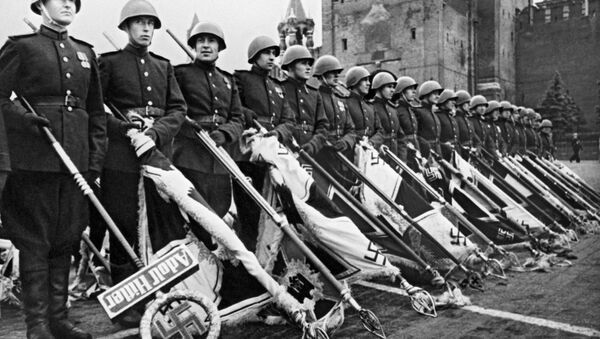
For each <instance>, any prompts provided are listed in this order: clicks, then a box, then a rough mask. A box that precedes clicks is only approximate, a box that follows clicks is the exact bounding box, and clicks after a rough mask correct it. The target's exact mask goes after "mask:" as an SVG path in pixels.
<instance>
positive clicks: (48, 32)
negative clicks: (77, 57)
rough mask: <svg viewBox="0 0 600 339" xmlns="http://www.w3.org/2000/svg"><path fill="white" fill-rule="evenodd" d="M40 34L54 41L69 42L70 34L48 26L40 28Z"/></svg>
mask: <svg viewBox="0 0 600 339" xmlns="http://www.w3.org/2000/svg"><path fill="white" fill-rule="evenodd" d="M40 34H41V35H43V36H45V37H48V38H50V39H53V40H67V39H68V38H69V33H68V32H67V31H66V30H64V31H62V32H58V31H55V30H54V29H52V28H50V27H48V26H46V25H42V26H40Z"/></svg>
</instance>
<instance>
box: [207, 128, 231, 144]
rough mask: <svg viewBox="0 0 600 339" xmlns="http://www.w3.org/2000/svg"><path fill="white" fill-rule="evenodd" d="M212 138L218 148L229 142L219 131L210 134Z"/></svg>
mask: <svg viewBox="0 0 600 339" xmlns="http://www.w3.org/2000/svg"><path fill="white" fill-rule="evenodd" d="M209 135H210V137H211V138H212V139H213V141H214V142H215V144H217V147H219V146H223V145H224V144H225V143H226V142H227V138H226V137H225V134H224V133H223V132H221V131H219V130H214V131H212V132H210V133H209Z"/></svg>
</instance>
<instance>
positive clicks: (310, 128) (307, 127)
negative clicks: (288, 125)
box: [300, 121, 315, 134]
mask: <svg viewBox="0 0 600 339" xmlns="http://www.w3.org/2000/svg"><path fill="white" fill-rule="evenodd" d="M300 128H301V129H302V132H304V134H307V133H308V132H311V133H312V131H313V130H314V129H315V126H314V125H311V124H307V123H306V121H303V122H302V123H301V124H300Z"/></svg>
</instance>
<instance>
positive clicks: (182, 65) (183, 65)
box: [173, 62, 193, 68]
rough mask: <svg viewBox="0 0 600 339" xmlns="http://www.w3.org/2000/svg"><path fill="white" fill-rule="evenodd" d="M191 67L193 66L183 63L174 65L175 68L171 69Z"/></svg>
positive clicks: (189, 63)
mask: <svg viewBox="0 0 600 339" xmlns="http://www.w3.org/2000/svg"><path fill="white" fill-rule="evenodd" d="M192 65H193V63H191V62H188V63H185V64H179V65H175V66H173V68H186V67H190V66H192Z"/></svg>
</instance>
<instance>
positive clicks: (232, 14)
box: [0, 0, 321, 71]
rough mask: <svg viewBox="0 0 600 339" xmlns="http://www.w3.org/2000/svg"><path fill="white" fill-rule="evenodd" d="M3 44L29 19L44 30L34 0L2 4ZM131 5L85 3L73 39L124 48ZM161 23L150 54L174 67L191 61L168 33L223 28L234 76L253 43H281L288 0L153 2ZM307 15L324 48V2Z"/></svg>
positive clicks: (111, 0) (311, 1) (106, 0)
mask: <svg viewBox="0 0 600 339" xmlns="http://www.w3.org/2000/svg"><path fill="white" fill-rule="evenodd" d="M0 2H2V5H1V10H0V41H1V43H2V44H4V41H5V40H6V38H7V37H8V36H9V35H15V34H24V33H30V32H31V31H30V28H29V27H28V26H27V25H26V24H25V23H24V22H23V18H24V17H27V18H28V19H29V20H31V21H32V22H33V23H34V24H36V25H39V24H40V22H41V18H40V17H39V16H37V15H35V14H34V13H33V12H31V11H30V10H29V4H30V1H29V0H0ZM126 2H127V0H82V8H81V11H80V12H79V14H78V15H77V18H76V19H75V22H74V23H73V24H72V25H71V26H70V27H69V32H70V34H72V35H73V36H75V37H77V38H80V39H83V40H85V41H88V42H90V43H91V44H93V45H94V46H95V50H96V53H102V52H107V51H112V50H114V48H113V47H112V46H111V45H110V44H109V42H108V41H107V39H106V38H104V36H103V35H102V33H103V32H106V33H107V34H108V35H110V36H111V37H112V38H113V39H114V40H115V41H117V43H118V44H119V45H120V47H123V46H125V44H126V43H127V36H126V35H125V33H124V32H122V31H120V30H119V29H118V28H117V25H118V21H119V15H120V13H121V8H122V7H123V5H124V4H125V3H126ZM151 3H152V4H153V5H154V7H155V8H156V10H157V11H158V14H159V17H160V19H161V21H162V28H161V29H160V30H157V31H156V32H155V35H154V40H153V43H152V46H151V50H152V51H154V52H156V53H158V54H160V55H162V56H164V57H167V58H169V59H170V60H171V62H172V63H173V64H179V63H183V62H186V61H187V57H186V56H185V55H184V53H183V51H182V50H181V49H180V48H179V47H178V46H177V45H176V44H175V42H174V41H173V40H172V39H171V38H170V37H169V35H168V34H167V33H166V31H165V29H166V28H169V29H170V30H171V31H173V32H174V33H175V34H176V35H177V36H178V37H179V38H180V39H181V40H183V41H185V39H186V32H187V30H188V29H189V28H190V25H191V23H192V19H193V17H194V13H196V14H197V15H198V18H199V20H200V21H213V22H215V23H218V24H219V25H221V27H223V30H224V31H225V39H226V43H227V49H226V50H225V51H223V52H222V53H221V56H220V58H219V61H218V62H217V63H218V65H219V67H221V68H223V69H225V70H227V71H232V70H234V69H240V68H248V67H249V66H248V63H247V61H246V54H247V49H248V44H249V43H250V41H251V40H252V39H253V38H254V37H256V36H258V35H268V36H271V37H273V39H275V41H279V37H278V35H277V24H278V23H279V22H280V21H281V20H282V18H283V16H284V14H285V10H286V8H287V5H288V3H289V0H151ZM302 3H303V4H304V9H305V11H306V12H307V13H306V14H307V15H308V16H310V17H312V18H313V20H315V23H316V25H317V27H316V29H315V42H316V43H315V45H316V46H319V45H320V44H321V42H320V41H321V0H302Z"/></svg>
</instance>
